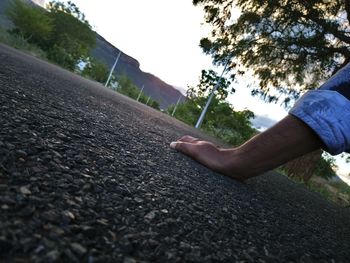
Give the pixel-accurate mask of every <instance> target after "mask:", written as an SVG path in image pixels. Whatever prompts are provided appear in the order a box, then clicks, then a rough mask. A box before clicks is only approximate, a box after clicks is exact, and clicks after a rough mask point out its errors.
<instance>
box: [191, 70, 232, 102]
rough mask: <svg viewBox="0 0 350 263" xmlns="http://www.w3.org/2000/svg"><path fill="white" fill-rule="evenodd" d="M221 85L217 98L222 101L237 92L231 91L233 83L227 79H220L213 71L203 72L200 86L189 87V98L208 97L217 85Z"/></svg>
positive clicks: (216, 94)
mask: <svg viewBox="0 0 350 263" xmlns="http://www.w3.org/2000/svg"><path fill="white" fill-rule="evenodd" d="M217 83H219V86H218V89H217V90H216V91H215V97H216V98H218V99H219V100H220V101H223V100H225V99H226V98H227V96H228V94H229V93H233V92H234V91H235V90H234V89H233V88H231V90H229V89H230V85H231V82H230V81H229V80H227V79H226V78H220V76H218V75H217V74H216V72H215V71H213V70H211V69H210V70H204V69H203V70H202V71H201V77H200V79H199V84H198V85H197V86H196V87H189V88H188V89H187V96H188V97H190V98H195V97H207V96H208V95H209V94H210V93H211V92H212V91H213V89H214V87H215V85H216V84H217Z"/></svg>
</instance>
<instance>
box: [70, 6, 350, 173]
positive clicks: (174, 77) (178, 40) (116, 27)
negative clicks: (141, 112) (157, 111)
mask: <svg viewBox="0 0 350 263" xmlns="http://www.w3.org/2000/svg"><path fill="white" fill-rule="evenodd" d="M71 2H73V3H75V4H76V5H77V6H78V7H79V8H80V10H81V11H82V12H83V13H84V14H85V15H86V18H87V19H88V21H89V22H90V24H91V25H92V26H93V29H94V30H95V31H97V32H98V33H99V34H100V35H102V36H103V37H104V38H105V39H107V40H108V41H109V42H110V43H112V44H113V45H115V46H116V47H117V48H119V49H120V50H122V51H123V52H124V53H126V54H128V55H130V56H132V57H133V58H135V59H137V60H138V61H139V62H140V67H141V70H143V71H145V72H149V73H152V74H154V75H156V76H157V77H159V78H161V79H162V80H163V81H165V82H167V83H168V84H170V85H173V86H174V87H176V88H178V89H180V90H182V91H184V90H186V88H187V86H188V85H190V86H191V85H192V86H193V85H196V84H197V83H198V80H199V76H200V72H201V70H202V69H214V70H216V71H217V73H218V74H221V70H222V69H221V68H215V67H213V66H212V64H211V58H210V57H209V56H206V55H204V54H203V53H202V50H201V48H200V47H199V41H200V39H201V38H202V37H205V36H207V35H208V33H209V32H210V28H209V27H208V26H206V25H204V24H203V21H204V20H203V11H202V8H201V7H195V6H193V5H192V1H191V0H176V1H174V0H171V1H170V0H148V1H141V0H127V1H125V0H71ZM247 86H248V80H247V81H245V80H244V79H243V80H240V81H239V83H237V84H235V89H236V92H235V93H234V94H233V95H230V96H229V98H228V100H229V102H230V103H231V104H232V105H233V106H234V108H235V109H236V110H243V109H245V108H248V109H249V110H252V111H253V112H254V113H255V114H256V115H257V118H256V119H255V120H254V122H253V124H254V125H255V126H256V127H262V128H263V129H264V128H268V127H269V126H272V125H273V124H274V123H275V122H276V121H278V120H280V119H282V118H283V117H284V116H286V114H287V112H286V110H285V109H283V108H282V107H281V106H279V105H277V104H267V103H265V102H263V101H262V100H261V99H259V98H257V97H252V96H250V90H249V89H248V88H247ZM337 163H338V164H339V166H340V173H342V174H343V173H344V174H345V173H346V174H348V173H349V171H350V165H349V164H345V163H344V162H342V161H339V160H338V161H337Z"/></svg>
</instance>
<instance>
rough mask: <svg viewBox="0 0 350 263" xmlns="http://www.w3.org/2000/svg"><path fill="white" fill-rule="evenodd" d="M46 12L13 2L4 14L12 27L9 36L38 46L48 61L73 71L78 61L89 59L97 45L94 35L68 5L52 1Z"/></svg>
mask: <svg viewBox="0 0 350 263" xmlns="http://www.w3.org/2000/svg"><path fill="white" fill-rule="evenodd" d="M48 11H49V12H47V11H46V10H44V9H42V8H39V7H35V6H32V5H29V4H27V3H25V2H23V1H21V0H14V2H13V4H12V5H11V7H10V8H9V10H8V12H7V15H8V16H9V18H10V19H11V20H12V22H13V23H14V25H15V29H14V30H12V33H16V34H19V35H21V36H23V37H24V38H25V39H26V40H27V41H28V42H30V43H33V44H36V45H38V46H39V47H40V48H41V49H43V50H44V51H46V52H47V56H48V59H50V60H51V61H53V62H55V63H57V64H59V65H61V66H63V67H65V68H68V69H70V70H74V69H75V67H76V65H77V63H78V62H79V61H81V60H86V59H87V58H88V56H89V54H90V51H91V49H92V48H93V47H94V46H95V43H96V33H95V32H94V31H92V29H91V26H90V24H89V22H88V21H87V20H86V19H85V16H84V14H83V13H81V12H80V10H79V8H78V7H77V6H76V5H74V4H73V3H71V2H68V3H67V4H64V3H61V2H51V3H50V4H49V5H48Z"/></svg>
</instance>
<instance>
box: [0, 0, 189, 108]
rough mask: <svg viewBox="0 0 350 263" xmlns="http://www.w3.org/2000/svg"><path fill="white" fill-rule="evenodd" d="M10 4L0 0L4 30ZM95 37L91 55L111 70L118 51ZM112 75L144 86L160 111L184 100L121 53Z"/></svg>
mask: <svg viewBox="0 0 350 263" xmlns="http://www.w3.org/2000/svg"><path fill="white" fill-rule="evenodd" d="M25 1H27V2H31V3H35V4H38V5H41V6H43V3H44V1H43V0H25ZM10 2H11V0H0V26H1V27H4V28H8V27H10V26H11V23H10V22H9V20H8V19H7V17H6V14H5V12H6V9H7V7H8V6H9V3H10ZM96 37H97V43H96V48H95V49H94V50H93V51H92V54H91V55H92V56H93V57H95V58H96V59H98V60H100V61H102V62H104V63H105V64H106V65H107V66H108V67H109V68H111V67H112V65H113V63H114V61H115V59H116V57H117V55H118V54H119V51H120V50H119V49H118V48H117V47H115V46H114V45H112V44H111V43H109V42H108V41H107V40H106V39H105V38H103V37H102V36H100V35H99V34H98V33H96ZM114 73H115V75H119V74H126V75H127V76H128V77H129V78H130V79H131V80H132V81H133V82H134V84H135V85H136V86H137V87H138V88H139V89H141V88H142V86H144V89H143V92H144V93H145V95H147V96H151V98H152V99H154V100H156V101H158V102H159V104H160V107H161V108H162V109H166V108H167V107H168V106H170V105H171V104H175V103H176V102H177V100H178V99H179V97H182V98H183V99H184V96H183V95H182V93H181V92H180V91H179V90H177V89H176V88H174V87H173V86H172V85H169V84H167V83H166V82H164V81H163V80H161V79H159V78H158V77H156V76H154V75H153V74H151V73H146V72H143V71H142V70H141V69H140V63H139V62H138V61H137V60H136V59H135V58H133V57H131V56H129V55H127V54H125V53H123V51H122V53H121V56H120V59H119V61H118V64H117V67H116V68H115V71H114Z"/></svg>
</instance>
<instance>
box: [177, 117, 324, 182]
mask: <svg viewBox="0 0 350 263" xmlns="http://www.w3.org/2000/svg"><path fill="white" fill-rule="evenodd" d="M322 146H323V144H322V141H321V140H320V139H319V137H318V136H317V134H316V133H315V132H314V131H313V130H312V129H310V128H309V127H308V126H307V125H306V124H304V123H303V122H302V121H300V120H299V119H297V118H296V117H294V116H292V115H288V116H286V117H285V118H284V119H282V120H281V121H280V122H278V123H277V124H275V125H274V126H273V127H271V128H270V129H268V130H266V131H264V132H262V133H260V134H258V135H256V136H255V137H253V138H252V139H250V140H249V141H247V142H245V143H244V144H242V145H241V146H239V147H236V148H228V149H223V148H219V147H217V146H215V145H214V144H213V143H211V142H207V141H201V140H199V139H197V138H194V137H191V136H188V135H186V136H183V137H182V138H181V139H179V140H178V141H176V142H172V143H171V144H170V147H171V148H173V149H175V150H177V151H179V152H182V153H183V154H186V155H188V156H189V157H191V158H193V159H194V160H196V161H197V162H199V163H201V164H203V165H204V166H206V167H208V168H209V169H211V170H213V171H216V172H219V173H221V174H224V175H226V176H229V177H231V178H233V179H236V180H238V181H244V180H246V179H249V178H251V177H254V176H257V175H259V174H262V173H264V172H267V171H269V170H271V169H274V168H276V167H278V166H280V165H282V164H284V163H286V162H288V161H290V160H293V159H295V158H297V157H300V156H302V155H304V154H307V153H310V152H312V151H315V150H317V149H320V148H322Z"/></svg>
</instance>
